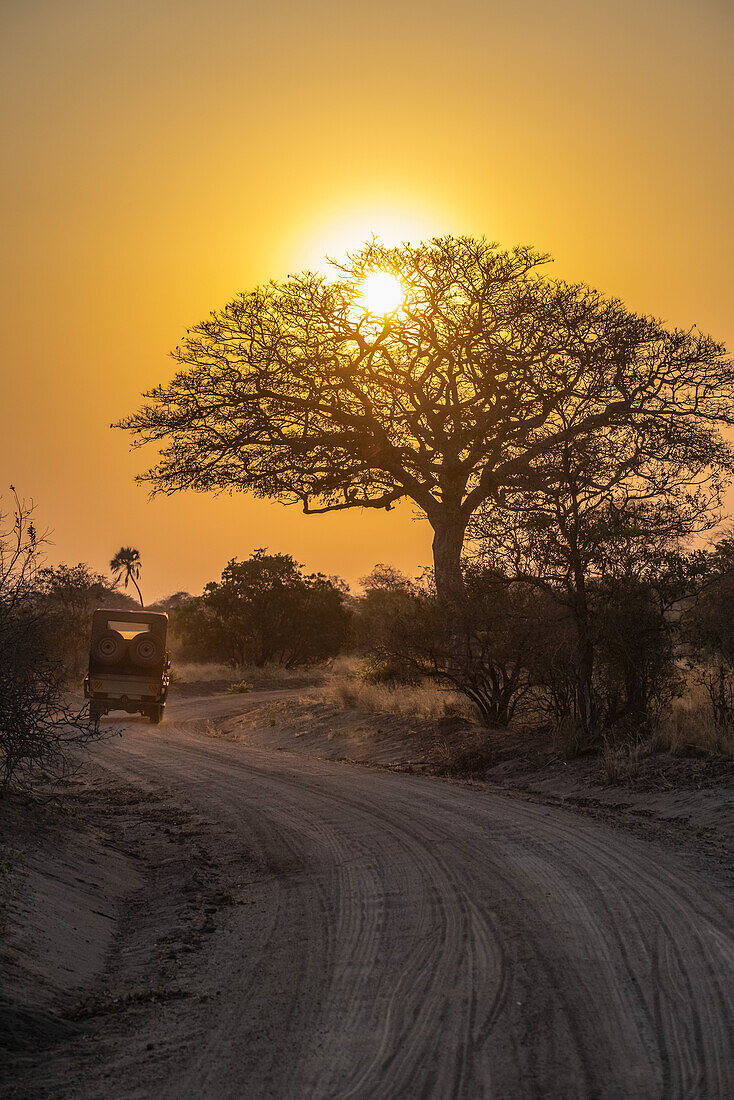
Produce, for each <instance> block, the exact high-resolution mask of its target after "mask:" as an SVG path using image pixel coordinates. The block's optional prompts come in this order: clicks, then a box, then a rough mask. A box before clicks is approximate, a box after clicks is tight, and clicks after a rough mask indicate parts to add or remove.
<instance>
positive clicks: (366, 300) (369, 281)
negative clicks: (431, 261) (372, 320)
mask: <svg viewBox="0 0 734 1100" xmlns="http://www.w3.org/2000/svg"><path fill="white" fill-rule="evenodd" d="M358 301H359V305H360V306H362V308H363V309H365V310H366V311H367V312H368V313H376V314H379V315H381V316H382V315H384V314H386V313H394V312H395V310H396V309H400V307H401V306H402V305H403V303H404V302H405V287H404V286H403V284H402V283H401V282H400V279H398V277H397V276H396V275H390V274H389V272H387V271H373V272H372V274H371V275H367V276H366V277H365V279H364V281H363V282H362V293H361V294H360V296H359V300H358Z"/></svg>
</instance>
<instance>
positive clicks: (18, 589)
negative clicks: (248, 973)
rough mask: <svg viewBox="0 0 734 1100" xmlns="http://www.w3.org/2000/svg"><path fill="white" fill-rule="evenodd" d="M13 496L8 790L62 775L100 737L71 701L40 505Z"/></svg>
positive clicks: (2, 656) (7, 628) (5, 746)
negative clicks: (56, 644) (58, 647)
mask: <svg viewBox="0 0 734 1100" xmlns="http://www.w3.org/2000/svg"><path fill="white" fill-rule="evenodd" d="M11 489H12V487H11ZM12 493H13V507H12V510H11V512H10V513H9V514H2V515H0V788H7V787H8V786H9V785H10V784H11V783H20V784H24V785H31V784H33V783H34V782H35V781H38V780H40V779H43V778H46V777H48V776H49V775H58V774H59V773H60V772H63V771H64V770H65V768H66V767H67V766H68V762H69V750H70V749H71V748H72V747H73V746H80V745H84V744H86V743H88V742H89V741H91V740H93V739H94V738H96V737H98V736H99V727H98V725H97V724H96V723H93V722H92V721H91V720H90V718H89V714H88V711H87V709H86V708H82V709H81V710H76V709H75V708H74V707H73V706H70V705H69V704H68V703H67V701H66V699H65V695H64V687H65V684H64V675H63V669H62V668H61V667H60V666H59V663H58V662H57V661H56V660H54V658H53V656H52V655H51V654H50V652H49V649H48V622H47V619H46V614H45V610H44V608H43V605H42V603H41V602H40V601H39V599H38V587H39V570H40V568H41V548H42V544H43V541H44V540H43V538H42V537H39V535H38V533H37V531H36V528H35V525H34V523H33V505H32V504H27V503H25V502H24V501H22V500H21V499H20V498H19V497H18V495H17V494H16V492H15V490H14V489H12Z"/></svg>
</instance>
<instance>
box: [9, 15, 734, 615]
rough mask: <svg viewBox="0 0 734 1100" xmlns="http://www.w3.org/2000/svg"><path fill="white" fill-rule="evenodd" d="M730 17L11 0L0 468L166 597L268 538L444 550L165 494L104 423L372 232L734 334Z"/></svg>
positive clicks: (403, 554)
mask: <svg viewBox="0 0 734 1100" xmlns="http://www.w3.org/2000/svg"><path fill="white" fill-rule="evenodd" d="M733 13H734V8H733V7H732V5H731V4H730V2H729V0H701V2H699V3H693V2H682V0H660V2H657V0H655V2H651V0H629V2H627V0H617V2H615V3H612V4H610V3H604V4H602V3H594V2H592V0H544V2H542V3H541V2H539V0H526V2H525V3H522V4H519V3H515V4H509V3H507V2H505V3H502V4H495V3H492V2H487V0H454V2H452V3H451V4H438V3H434V2H431V0H421V2H418V0H390V2H387V0H376V2H374V0H373V2H372V3H370V4H364V3H362V4H353V3H350V2H349V0H330V2H327V0H310V2H309V3H295V2H293V0H291V2H289V3H286V2H285V0H275V2H273V0H270V2H269V3H267V4H266V3H258V4H255V3H247V2H246V0H165V2H164V0H125V3H119V0H117V2H114V3H113V2H111V0H64V2H63V3H59V2H58V0H3V3H2V4H0V50H1V51H2V64H1V65H0V74H1V75H0V85H1V87H0V104H1V106H0V112H1V113H2V147H3V172H2V181H1V187H2V196H1V199H2V201H1V203H0V217H1V218H2V223H3V224H2V238H3V242H4V247H3V252H4V260H5V262H4V264H3V272H2V281H3V286H2V294H1V295H0V309H2V319H1V324H0V340H1V341H2V363H3V385H2V403H1V407H0V447H1V449H2V455H1V459H2V472H3V483H4V484H5V483H8V484H9V483H10V482H11V481H12V482H14V483H15V484H16V486H17V487H18V489H19V490H20V491H21V492H22V493H23V494H25V495H27V496H32V497H34V498H35V500H36V501H37V504H38V519H39V524H40V525H41V526H43V525H48V526H50V527H52V528H53V532H54V534H53V540H54V545H53V546H52V548H51V551H50V557H51V559H52V560H53V561H61V560H63V561H68V562H76V561H79V560H84V561H88V562H89V563H91V564H92V565H93V566H94V567H95V568H98V569H101V570H102V569H105V568H106V565H107V562H108V561H109V559H110V557H111V556H112V555H113V553H114V552H115V551H116V550H117V549H118V548H119V546H120V545H121V544H122V543H124V544H132V545H135V546H137V547H138V548H139V550H140V552H141V555H142V559H143V573H142V585H143V591H144V594H145V595H146V597H147V598H148V599H152V598H154V597H158V596H162V595H165V594H168V593H169V592H173V591H175V590H176V589H180V588H186V589H188V590H190V591H193V592H195V591H198V590H200V588H201V586H202V584H203V583H204V582H206V581H207V580H209V579H212V578H213V577H215V576H218V575H219V573H220V572H221V569H222V567H223V565H224V564H225V562H226V560H227V559H228V558H229V557H232V556H237V557H245V556H247V555H248V554H249V553H250V552H251V551H252V550H253V549H254V548H256V547H258V546H267V547H269V548H270V549H271V550H283V551H289V552H291V553H293V554H294V555H295V556H296V557H297V558H298V559H299V560H300V561H302V562H304V563H305V564H306V565H307V566H308V567H309V568H313V569H321V570H323V571H326V572H329V573H339V574H340V575H342V576H343V577H345V578H346V579H347V580H349V581H350V582H355V581H356V579H357V578H358V577H359V576H361V575H362V574H364V573H365V572H367V571H368V570H369V569H370V568H371V566H372V565H373V564H374V563H375V562H376V561H387V562H391V563H393V564H395V565H397V566H399V567H401V568H403V569H406V570H407V571H408V572H411V573H412V572H414V571H416V570H417V569H418V568H419V567H420V566H421V565H422V564H423V563H425V562H427V561H428V558H429V543H430V538H429V535H430V532H429V530H428V528H427V527H426V526H425V525H424V524H423V523H422V522H414V521H413V520H412V518H411V511H410V509H409V508H405V509H402V510H400V509H398V510H397V511H396V512H393V513H389V514H385V513H379V514H378V513H373V512H364V513H359V512H355V513H353V514H351V513H339V514H336V515H332V516H327V517H306V516H303V515H301V514H300V513H299V512H298V511H296V510H295V509H294V508H284V507H283V506H282V505H278V504H275V503H270V502H263V501H254V500H252V499H249V498H247V497H243V496H236V497H233V498H228V497H223V498H209V497H202V496H197V495H194V494H186V495H182V496H178V497H175V498H171V499H156V500H154V501H152V502H151V501H149V500H148V499H147V496H146V492H145V490H144V489H142V488H139V487H136V486H135V485H134V484H133V475H134V473H135V472H137V471H139V470H140V469H142V468H143V466H144V465H145V456H144V455H141V454H137V455H136V454H132V455H131V454H129V453H128V440H127V438H126V437H125V436H123V434H122V433H120V432H117V431H110V429H109V424H110V421H112V420H114V419H117V418H118V417H119V416H121V415H123V414H125V413H127V412H129V411H131V410H132V409H134V408H135V407H136V405H137V403H138V395H139V393H140V391H141V390H143V389H144V388H146V387H148V386H150V385H152V384H154V383H157V382H159V381H163V380H165V379H166V378H167V377H168V376H169V375H170V373H171V371H172V367H173V364H172V363H171V361H170V360H169V359H168V358H167V353H168V351H169V350H170V348H172V347H173V346H174V345H175V344H176V343H177V342H178V340H179V338H180V336H181V335H182V333H183V332H184V330H185V329H186V328H187V327H188V326H189V325H191V324H194V323H195V322H196V321H198V320H200V319H202V317H203V316H205V315H206V314H207V313H208V312H209V310H210V309H212V308H214V307H218V306H221V305H223V304H224V303H225V301H227V300H228V299H229V298H230V297H231V296H233V295H234V294H235V293H236V292H237V291H239V290H243V289H245V290H246V289H249V288H250V287H252V286H253V285H254V284H256V283H258V282H261V281H264V280H266V279H268V278H270V277H271V276H275V277H279V276H282V275H284V274H285V273H287V272H288V271H291V270H296V269H299V268H302V267H306V266H316V265H317V264H319V262H320V259H321V257H322V256H323V254H324V252H325V251H330V252H335V253H338V252H340V251H342V250H343V249H344V248H345V247H349V246H353V245H356V244H357V243H359V240H360V239H361V238H362V237H364V236H366V235H367V234H369V233H371V232H375V233H377V234H379V235H381V236H382V237H383V239H385V240H386V241H387V242H388V243H392V242H394V241H395V240H399V239H401V238H408V239H411V240H413V241H415V240H418V239H420V238H422V237H426V236H430V235H433V234H436V233H444V232H455V233H472V234H476V235H482V234H483V235H485V236H487V237H489V238H491V239H497V240H499V241H500V242H502V243H503V244H506V245H512V244H515V243H517V242H523V243H530V244H534V245H536V246H537V247H539V248H541V249H543V250H547V251H550V252H552V253H553V254H554V255H555V257H556V270H557V271H558V273H559V274H562V275H564V276H566V277H569V278H572V279H583V280H586V281H588V282H591V283H594V284H595V285H598V286H600V287H601V288H602V289H604V290H606V291H607V292H609V293H614V294H618V295H619V296H621V297H622V298H623V299H624V300H625V301H626V302H627V304H628V305H630V306H631V307H632V308H635V309H638V310H641V311H645V312H651V313H656V314H658V315H660V316H662V317H664V318H666V319H667V320H668V321H669V322H670V323H671V324H677V325H681V326H688V325H690V324H692V323H694V322H695V323H696V324H698V326H699V327H700V328H702V329H703V330H706V331H710V332H711V333H713V334H714V335H715V336H716V337H718V338H720V339H723V340H725V341H726V342H727V343H728V344H729V346H730V347H732V346H734V312H733V309H732V278H731V273H730V268H731V263H732V253H733V251H734V250H733V249H732V244H733V243H734V242H733V241H732V217H731V197H730V196H731V193H732V169H733V168H734V148H733V144H732V134H733V133H734V127H733V126H732V113H733V110H734V87H733V85H734V77H733V75H732V73H733V69H732V64H731V57H732V53H733V52H734V14H733ZM3 492H5V489H4V488H3ZM5 499H6V500H7V496H6V497H5Z"/></svg>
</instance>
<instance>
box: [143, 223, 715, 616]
mask: <svg viewBox="0 0 734 1100" xmlns="http://www.w3.org/2000/svg"><path fill="white" fill-rule="evenodd" d="M546 261H547V257H546V256H542V255H539V254H538V253H536V252H534V251H533V250H532V249H530V248H516V249H513V250H511V251H503V250H501V249H499V248H498V247H497V246H496V245H493V244H489V243H487V242H485V241H483V240H474V239H471V238H466V237H461V238H455V237H443V238H437V239H434V240H432V241H429V242H427V243H424V244H420V245H418V246H416V247H413V246H410V245H403V246H401V247H398V248H386V247H384V246H382V245H379V244H377V243H371V244H368V245H366V246H365V247H364V248H363V249H362V250H361V251H359V252H358V253H356V254H354V255H352V256H350V257H348V258H347V260H346V261H345V262H344V263H343V264H340V265H335V273H334V277H333V278H331V279H328V278H326V277H323V276H321V275H318V274H313V273H310V272H305V273H302V274H298V275H293V276H290V277H289V278H288V279H286V280H285V281H284V282H281V283H276V282H273V283H270V284H268V285H267V286H265V287H260V288H258V289H256V290H254V291H252V292H251V293H249V294H242V295H240V296H239V297H237V298H235V299H234V300H233V301H232V302H230V303H229V304H228V305H226V306H225V307H224V308H223V309H221V310H219V311H217V312H214V313H212V314H211V315H210V317H209V318H208V319H207V320H206V321H203V322H202V323H201V324H199V325H197V326H196V327H195V328H193V329H191V330H190V331H189V332H188V333H187V336H186V339H185V340H184V341H183V342H182V344H181V345H180V346H179V347H177V348H176V349H175V351H174V352H173V356H174V358H175V359H176V360H177V362H178V363H179V364H180V367H181V369H180V370H179V372H178V373H177V374H176V375H175V376H174V378H173V379H172V380H171V381H170V382H169V383H168V384H167V385H166V386H161V387H159V388H157V389H154V390H152V391H150V392H149V393H148V394H147V395H146V398H147V400H146V403H145V404H144V405H143V407H142V408H141V409H140V410H139V411H138V412H137V413H135V414H134V415H132V416H130V417H128V418H127V419H126V420H124V421H123V422H122V426H124V427H125V428H128V429H129V430H130V431H132V432H133V433H134V435H135V437H136V442H138V443H144V442H148V441H152V442H154V443H157V444H158V445H159V448H160V450H159V460H158V462H157V464H156V465H154V466H153V467H152V468H151V469H150V470H149V471H148V472H147V473H146V474H144V475H143V476H142V480H146V481H148V482H149V483H150V484H151V485H152V486H153V489H154V490H155V491H162V492H165V493H173V492H176V491H178V490H181V489H196V490H202V491H208V490H221V489H227V490H231V489H240V490H243V491H248V492H252V493H255V494H256V495H258V496H262V497H273V498H276V499H279V500H281V501H284V502H286V503H299V504H300V505H301V506H302V507H303V509H304V511H306V512H325V511H334V510H337V509H344V508H364V507H367V508H390V507H391V506H392V505H394V504H395V502H396V501H399V500H401V499H404V498H407V499H409V500H412V501H413V502H414V504H415V505H417V507H418V508H419V509H420V510H421V511H422V512H423V513H424V514H425V515H426V517H427V518H428V520H429V522H430V524H431V526H432V528H433V532H434V538H433V554H434V564H435V577H436V585H437V588H438V591H439V593H440V594H442V595H445V596H448V597H456V596H460V595H461V593H462V576H461V567H460V560H461V552H462V547H463V543H464V537H465V531H466V528H467V524H468V522H469V520H470V518H471V516H472V515H473V514H474V512H475V511H476V510H477V509H478V508H479V507H480V506H483V505H486V504H487V503H488V502H489V503H491V502H492V501H493V500H501V499H502V496H503V494H504V493H505V492H506V491H508V489H511V488H512V486H513V485H514V483H515V481H516V480H517V479H521V481H522V483H523V485H526V484H527V478H528V475H529V474H531V475H533V476H538V477H542V472H543V464H544V458H545V456H546V455H548V454H549V453H550V452H551V451H553V450H554V449H555V448H557V447H558V446H559V444H561V443H562V442H564V441H570V440H574V439H578V438H580V437H583V436H585V435H589V434H590V433H593V432H595V431H597V430H599V429H603V428H604V427H606V426H611V425H615V424H620V423H625V422H640V423H641V422H643V421H644V422H647V423H655V424H656V425H658V427H659V429H660V430H671V431H674V430H675V427H676V425H678V424H680V423H691V422H696V423H697V424H699V425H703V426H704V427H705V428H706V429H707V430H710V431H712V432H715V431H716V429H717V428H718V427H719V426H720V425H722V424H728V423H732V422H733V421H734V402H733V400H732V394H733V392H734V386H733V383H734V366H733V365H732V363H731V362H730V361H728V360H727V359H726V357H725V349H724V348H723V346H722V345H721V344H718V343H716V342H715V341H714V340H712V339H711V338H709V337H707V336H704V335H701V334H700V333H699V332H697V331H696V330H693V331H688V332H682V331H678V330H673V331H670V330H668V329H666V328H665V327H663V325H661V324H660V323H659V322H658V321H656V320H655V319H652V318H649V317H642V316H637V315H635V314H633V313H631V312H629V311H628V310H626V309H625V308H624V306H623V305H622V304H621V303H620V302H619V301H616V300H613V299H607V298H605V297H603V296H602V295H601V294H600V293H598V292H597V291H594V290H592V289H590V288H588V287H586V286H582V285H569V284H567V283H564V282H560V281H557V280H553V279H551V278H549V277H548V276H547V274H545V272H544V270H543V265H544V264H545V263H546ZM375 271H381V272H388V273H391V274H393V275H395V276H396V277H398V278H399V279H400V280H401V282H402V285H403V287H404V290H405V303H404V305H403V306H401V307H400V308H399V309H397V310H395V311H393V312H392V313H390V314H387V315H384V316H377V315H375V314H373V313H370V312H369V310H368V309H366V308H365V307H364V306H363V304H362V302H361V297H360V295H361V288H362V284H363V281H364V279H365V277H366V276H367V275H369V274H371V273H373V272H375Z"/></svg>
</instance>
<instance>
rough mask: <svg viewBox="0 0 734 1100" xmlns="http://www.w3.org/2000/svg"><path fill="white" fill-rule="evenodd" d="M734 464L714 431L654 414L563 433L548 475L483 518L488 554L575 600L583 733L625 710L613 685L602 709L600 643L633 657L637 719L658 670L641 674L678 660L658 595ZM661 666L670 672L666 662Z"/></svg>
mask: <svg viewBox="0 0 734 1100" xmlns="http://www.w3.org/2000/svg"><path fill="white" fill-rule="evenodd" d="M731 470H732V461H731V455H730V453H729V449H728V447H726V446H724V445H722V444H721V443H720V441H718V440H716V439H715V438H714V437H712V436H711V434H710V433H709V432H708V431H707V430H706V429H700V428H699V427H696V426H695V425H692V424H691V425H688V426H687V427H686V430H682V429H681V430H679V431H671V430H670V427H669V425H660V424H659V423H658V421H657V420H656V419H654V418H653V419H651V420H650V421H649V422H644V423H642V424H639V425H637V426H636V427H635V428H634V429H633V428H630V427H627V426H622V427H619V428H611V429H607V430H605V431H599V432H596V433H594V434H593V435H590V436H588V437H586V438H585V439H577V440H575V441H573V442H564V443H563V444H562V445H560V446H559V447H558V448H557V449H556V450H555V451H554V452H553V453H551V454H550V455H548V456H547V457H546V468H545V470H544V474H543V478H542V479H541V480H538V479H535V478H533V477H532V476H531V477H528V479H527V482H526V485H525V487H524V488H522V489H520V488H518V489H517V490H516V491H515V492H514V493H507V494H506V495H505V497H504V500H503V504H502V506H501V507H495V508H493V509H488V510H486V511H484V512H483V513H480V515H479V516H478V517H477V520H476V522H475V524H474V527H473V534H474V535H475V537H477V538H478V540H479V545H480V547H481V552H482V553H483V554H484V555H485V557H486V559H487V560H488V561H489V562H490V563H491V564H492V565H493V566H494V567H495V568H496V569H498V570H499V571H501V572H504V573H505V574H507V575H509V576H514V577H516V578H518V579H519V580H523V581H525V583H526V584H529V585H531V586H534V587H536V588H540V589H543V590H544V591H545V592H546V593H547V594H549V595H550V596H551V597H552V598H554V599H556V600H557V601H559V602H560V603H561V604H562V605H563V606H564V607H565V608H567V610H568V612H569V614H570V616H571V619H572V621H573V625H574V631H575V655H574V665H575V670H576V672H575V675H576V698H575V701H574V712H575V714H576V716H577V718H578V720H579V721H580V723H581V726H582V728H583V730H584V732H585V733H586V734H588V735H590V736H592V737H593V736H595V735H596V734H597V733H598V732H599V727H600V723H603V722H607V723H608V722H609V721H610V716H611V714H612V713H615V714H616V713H617V710H618V706H617V704H616V703H615V704H614V705H611V696H610V695H609V692H608V691H607V692H606V695H607V701H608V703H610V706H611V709H610V708H609V707H607V713H606V716H604V715H602V714H601V713H600V711H599V705H598V704H599V701H600V700H599V696H598V692H596V691H595V672H596V668H595V665H596V659H597V655H598V653H599V651H600V647H604V646H606V647H607V648H606V653H607V658H608V660H607V670H609V669H610V668H611V667H613V666H614V667H616V668H617V669H618V670H621V669H622V667H623V666H624V673H623V679H624V680H625V685H626V686H625V698H626V704H625V713H631V712H633V711H635V712H638V717H639V709H640V706H642V702H641V700H642V698H643V697H644V698H647V699H652V697H653V696H652V695H650V694H649V692H647V690H643V683H644V684H647V685H648V687H649V688H650V690H652V687H651V685H652V684H653V682H657V681H656V677H657V675H658V674H657V673H656V674H655V675H653V672H652V669H651V668H649V667H648V669H647V671H646V672H644V673H643V671H642V667H643V665H644V663H645V662H646V661H649V660H651V659H652V657H653V654H657V655H658V658H659V659H660V661H662V663H663V665H665V667H666V668H667V669H668V670H669V669H670V662H671V661H672V649H671V644H670V642H669V640H667V641H666V640H665V634H666V620H665V617H664V615H663V610H664V608H663V605H662V604H661V602H660V600H659V599H658V598H657V596H656V595H655V592H656V590H657V589H658V588H660V585H661V584H665V583H667V580H668V570H667V552H668V551H669V550H670V549H671V548H674V547H676V546H677V545H678V544H679V543H681V541H682V540H684V539H686V538H688V537H689V536H690V535H692V534H693V533H696V532H701V531H705V530H707V529H709V528H710V527H712V526H713V525H714V524H715V523H716V522H717V521H718V518H719V515H720V508H721V503H722V499H723V492H724V489H725V488H726V485H727V484H728V481H729V480H730V477H731ZM634 608H637V612H635V611H634ZM623 622H624V624H625V625H624V627H622V625H621V624H622V623H623ZM643 624H644V626H643ZM640 631H643V633H645V634H646V636H647V643H646V645H642V643H641V642H640ZM615 633H616V636H617V637H618V639H619V644H618V646H617V649H616V658H615V659H614V660H612V658H611V648H610V647H611V645H612V637H613V635H615ZM635 639H637V640H636V641H635ZM625 652H626V653H627V663H626V665H625V660H624V659H623V657H624V654H625ZM633 653H634V654H635V655H636V656H635V658H634V661H635V662H637V666H638V668H639V672H640V677H639V678H638V679H637V680H636V679H635V672H634V668H633V663H634V662H633V657H632V654H633ZM664 655H665V656H664ZM631 662H632V663H631ZM658 672H659V675H660V676H663V678H665V676H666V675H667V673H664V671H663V667H662V665H661V666H660V668H659V670H658ZM639 692H642V695H640V694H639ZM635 700H636V701H635ZM643 709H644V708H643ZM617 717H620V715H619V714H617Z"/></svg>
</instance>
